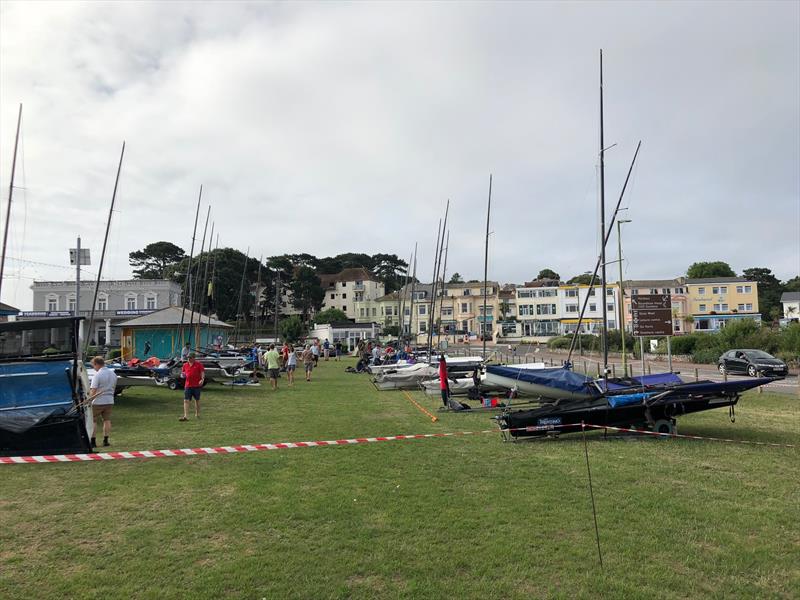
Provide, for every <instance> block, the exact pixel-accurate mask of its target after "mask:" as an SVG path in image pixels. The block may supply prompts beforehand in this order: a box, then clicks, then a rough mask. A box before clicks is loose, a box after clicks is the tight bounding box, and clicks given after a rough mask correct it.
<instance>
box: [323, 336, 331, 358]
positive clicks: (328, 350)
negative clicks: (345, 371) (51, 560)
mask: <svg viewBox="0 0 800 600" xmlns="http://www.w3.org/2000/svg"><path fill="white" fill-rule="evenodd" d="M322 352H323V354H324V355H325V360H326V361H327V360H328V357H329V356H330V354H331V343H330V342H329V341H328V338H325V341H324V342H322Z"/></svg>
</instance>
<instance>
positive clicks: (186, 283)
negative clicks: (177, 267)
mask: <svg viewBox="0 0 800 600" xmlns="http://www.w3.org/2000/svg"><path fill="white" fill-rule="evenodd" d="M202 198H203V184H202V183H201V184H200V195H199V196H198V197H197V210H195V213H194V229H193V230H192V248H191V250H189V268H188V269H186V277H184V279H183V298H181V304H182V305H183V310H181V324H180V325H179V326H178V337H180V339H181V347H180V350H179V352H183V344H184V341H183V320H184V318H185V317H186V298H187V296H188V295H189V289H190V288H189V285H190V281H191V278H192V258H194V241H195V238H196V237H197V219H198V218H199V217H200V200H201V199H202Z"/></svg>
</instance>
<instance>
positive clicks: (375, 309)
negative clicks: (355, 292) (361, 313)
mask: <svg viewBox="0 0 800 600" xmlns="http://www.w3.org/2000/svg"><path fill="white" fill-rule="evenodd" d="M377 315H378V309H377V308H374V307H373V309H372V316H373V317H375V316H377Z"/></svg>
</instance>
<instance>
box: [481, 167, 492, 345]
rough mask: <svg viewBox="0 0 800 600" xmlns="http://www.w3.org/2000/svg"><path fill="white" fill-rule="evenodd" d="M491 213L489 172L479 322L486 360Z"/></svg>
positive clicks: (490, 179) (490, 175)
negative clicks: (481, 304)
mask: <svg viewBox="0 0 800 600" xmlns="http://www.w3.org/2000/svg"><path fill="white" fill-rule="evenodd" d="M491 213H492V174H491V173H489V202H488V203H487V205H486V247H485V249H484V251H483V321H482V322H481V339H483V360H486V317H487V315H486V305H487V303H488V293H487V289H486V284H487V279H488V278H489V216H490V215H491ZM490 331H491V329H490Z"/></svg>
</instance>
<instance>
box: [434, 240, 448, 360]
mask: <svg viewBox="0 0 800 600" xmlns="http://www.w3.org/2000/svg"><path fill="white" fill-rule="evenodd" d="M449 250H450V230H449V229H448V230H447V241H446V242H445V245H444V268H443V269H442V292H441V300H439V327H438V331H437V334H438V335H437V337H436V345H437V346H439V347H441V343H442V311H443V310H444V298H445V284H444V279H445V277H447V253H448V251H449ZM445 339H446V338H445Z"/></svg>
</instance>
